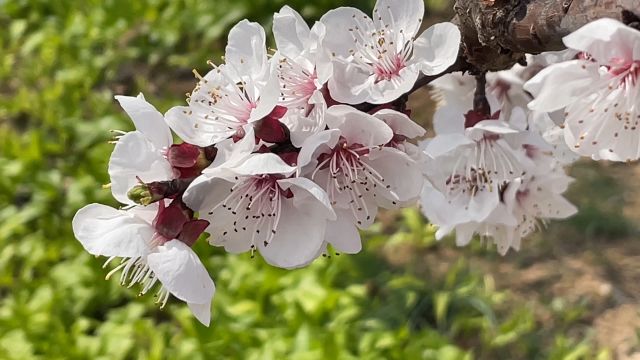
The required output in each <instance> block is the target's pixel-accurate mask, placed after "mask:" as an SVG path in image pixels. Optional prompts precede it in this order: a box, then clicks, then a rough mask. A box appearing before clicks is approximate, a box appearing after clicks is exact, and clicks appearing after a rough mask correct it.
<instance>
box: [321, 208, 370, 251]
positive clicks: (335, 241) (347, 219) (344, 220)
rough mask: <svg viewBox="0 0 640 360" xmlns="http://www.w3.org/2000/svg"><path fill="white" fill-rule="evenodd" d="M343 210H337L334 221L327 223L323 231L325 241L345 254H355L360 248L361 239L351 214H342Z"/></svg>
mask: <svg viewBox="0 0 640 360" xmlns="http://www.w3.org/2000/svg"><path fill="white" fill-rule="evenodd" d="M344 212H345V211H344V210H343V211H341V212H338V215H342V216H338V219H337V220H336V221H329V222H328V223H327V231H326V233H325V241H326V242H328V243H329V244H331V246H333V247H334V248H336V250H338V251H339V252H341V253H345V254H357V253H359V252H360V251H361V250H362V240H361V239H360V232H358V228H357V227H356V226H355V224H354V223H353V221H351V219H353V216H348V214H344Z"/></svg>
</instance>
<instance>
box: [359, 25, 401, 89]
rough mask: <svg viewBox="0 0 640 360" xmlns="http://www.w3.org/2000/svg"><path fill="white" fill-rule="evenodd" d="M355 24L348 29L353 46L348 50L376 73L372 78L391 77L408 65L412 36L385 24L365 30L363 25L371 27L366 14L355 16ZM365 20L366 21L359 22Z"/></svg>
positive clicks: (380, 79)
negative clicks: (362, 16)
mask: <svg viewBox="0 0 640 360" xmlns="http://www.w3.org/2000/svg"><path fill="white" fill-rule="evenodd" d="M353 20H354V21H355V24H356V25H355V26H354V27H352V28H350V29H349V32H350V33H351V37H352V39H353V43H354V48H353V49H350V50H349V53H350V54H351V55H352V56H353V60H354V61H355V63H356V64H359V65H360V66H361V67H362V68H364V69H368V70H369V71H370V72H371V73H372V74H374V75H375V77H376V78H375V82H376V83H378V82H380V81H393V80H395V79H397V78H398V77H400V72H401V71H402V69H404V68H405V67H406V66H407V61H408V59H409V58H410V57H411V54H412V53H413V39H411V38H409V37H407V36H406V35H405V34H404V31H403V30H402V29H401V30H399V31H398V32H395V30H394V28H393V27H390V26H386V27H384V28H382V29H380V30H377V31H374V32H371V33H365V32H364V30H363V29H371V28H373V27H374V26H373V21H372V20H371V19H369V18H368V17H367V18H366V19H360V18H358V17H356V16H354V18H353ZM361 21H364V22H365V23H366V24H363V23H361Z"/></svg>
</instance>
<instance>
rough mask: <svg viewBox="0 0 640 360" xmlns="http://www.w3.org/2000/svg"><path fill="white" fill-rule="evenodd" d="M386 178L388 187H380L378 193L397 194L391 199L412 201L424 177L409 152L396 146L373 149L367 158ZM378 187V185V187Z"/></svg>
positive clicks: (418, 192)
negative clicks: (404, 151)
mask: <svg viewBox="0 0 640 360" xmlns="http://www.w3.org/2000/svg"><path fill="white" fill-rule="evenodd" d="M362 161H363V162H366V163H367V164H368V165H369V166H371V167H372V168H373V169H375V170H376V171H377V172H378V173H379V174H380V175H381V176H382V178H383V179H384V183H385V184H386V185H387V188H386V189H380V190H381V191H378V194H379V195H381V196H385V197H387V196H389V193H391V194H393V195H395V197H394V198H389V200H397V201H401V202H404V201H411V200H414V199H417V198H418V196H419V195H420V191H421V190H422V184H423V177H422V171H421V169H420V167H419V166H417V164H416V163H415V161H413V160H412V159H411V158H410V157H409V156H408V155H407V154H405V153H403V152H401V151H399V150H396V149H394V148H389V147H385V148H381V149H379V150H372V151H371V152H370V153H369V156H368V157H367V158H366V160H362ZM376 189H378V187H376Z"/></svg>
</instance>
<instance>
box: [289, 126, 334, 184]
mask: <svg viewBox="0 0 640 360" xmlns="http://www.w3.org/2000/svg"><path fill="white" fill-rule="evenodd" d="M339 139H340V130H338V129H333V130H325V131H322V132H319V133H317V134H314V135H312V136H310V137H308V138H307V139H306V140H305V141H304V143H302V147H301V149H300V153H299V154H298V169H299V170H298V172H299V173H300V174H306V171H307V170H309V169H315V167H316V165H317V159H316V158H317V156H318V155H319V154H321V153H323V152H329V151H330V150H331V149H333V148H334V147H335V146H336V144H337V143H338V140H339Z"/></svg>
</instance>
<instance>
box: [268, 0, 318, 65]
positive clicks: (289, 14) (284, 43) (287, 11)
mask: <svg viewBox="0 0 640 360" xmlns="http://www.w3.org/2000/svg"><path fill="white" fill-rule="evenodd" d="M310 32H311V30H310V29H309V25H307V23H306V22H305V21H304V19H303V18H302V16H300V14H299V13H298V12H297V11H295V10H293V9H292V8H290V7H289V6H287V5H285V6H283V7H282V9H280V12H277V13H275V14H274V15H273V37H274V38H275V40H276V46H277V48H278V51H280V53H282V54H283V55H284V56H287V57H290V58H295V57H297V56H299V55H300V54H302V52H303V51H304V49H305V47H306V46H307V42H308V41H309V35H310Z"/></svg>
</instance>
